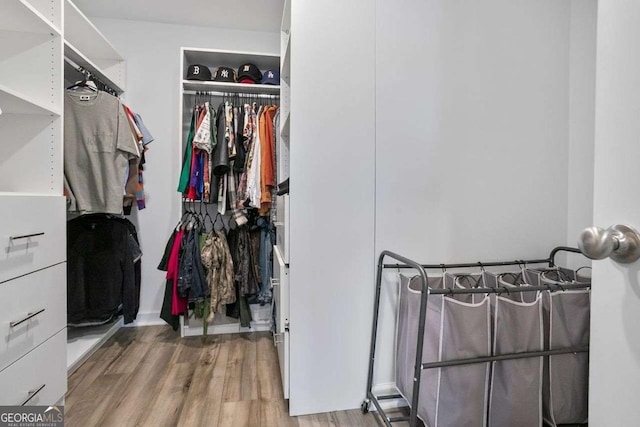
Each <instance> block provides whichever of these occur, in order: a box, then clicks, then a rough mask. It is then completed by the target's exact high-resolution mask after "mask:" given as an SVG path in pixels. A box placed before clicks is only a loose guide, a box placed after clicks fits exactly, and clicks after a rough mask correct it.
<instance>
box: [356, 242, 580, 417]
mask: <svg viewBox="0 0 640 427" xmlns="http://www.w3.org/2000/svg"><path fill="white" fill-rule="evenodd" d="M559 252H570V253H578V254H580V253H582V252H581V251H580V250H579V249H577V248H572V247H567V246H558V247H556V248H554V249H553V250H552V251H551V252H550V254H549V256H548V257H547V258H541V259H529V260H508V261H492V262H471V263H455V264H420V263H418V262H416V261H414V260H411V259H409V258H407V257H404V256H402V255H399V254H397V253H394V252H391V251H387V250H384V251H382V252H381V253H380V255H379V257H378V266H377V274H376V283H375V286H376V291H375V299H374V310H373V325H372V330H371V347H370V352H369V356H370V357H369V370H368V376H367V392H366V398H365V400H364V401H363V402H362V405H361V410H362V412H363V413H367V412H369V408H370V405H371V403H373V405H374V406H375V408H376V410H377V412H378V414H379V416H380V417H381V419H382V421H383V423H384V425H386V426H387V427H392V423H395V422H401V421H408V422H409V426H410V427H416V426H417V425H418V424H417V423H418V402H419V395H420V383H421V376H422V371H423V370H426V369H435V368H444V367H451V366H463V365H471V364H478V363H487V362H496V361H505V360H516V359H526V358H533V357H541V356H552V355H560V354H576V353H588V352H589V348H588V347H575V348H560V349H553V350H542V351H527V352H518V353H506V354H499V355H493V356H485V357H474V358H464V359H453V360H443V361H436V362H427V363H423V361H422V357H423V355H422V352H423V345H424V333H425V328H426V320H427V319H426V311H427V302H428V299H429V295H463V294H498V295H500V294H503V293H504V294H509V293H525V292H540V291H559V290H560V291H568V290H578V289H588V288H590V287H591V284H590V283H572V284H563V285H558V284H545V285H539V286H526V287H514V288H506V287H500V286H498V287H495V288H488V287H478V288H453V289H432V288H430V287H429V281H428V276H427V273H426V270H428V269H440V270H442V271H443V272H445V271H446V269H456V268H474V267H475V268H481V269H482V270H484V267H497V266H520V267H523V266H526V265H529V264H548V266H549V267H555V266H556V262H555V257H556V255H557V254H558V253H559ZM385 258H392V259H394V260H396V261H398V263H397V264H385V263H384V260H385ZM386 268H393V269H398V270H399V269H406V268H409V269H415V270H417V272H418V276H419V277H420V283H421V291H420V293H421V296H420V309H419V310H420V311H419V323H418V336H417V337H416V341H417V347H416V354H415V364H414V367H415V369H414V375H413V386H412V387H413V393H412V399H411V402H409V403H410V414H409V416H401V417H393V418H392V417H389V416H388V415H387V414H386V413H385V411H384V409H383V408H382V406H381V404H380V401H383V400H393V399H401V398H403V396H402V395H400V394H390V395H380V396H376V395H375V394H374V393H373V375H374V362H375V355H376V340H377V335H378V320H379V311H380V296H381V287H382V272H383V270H384V269H386Z"/></svg>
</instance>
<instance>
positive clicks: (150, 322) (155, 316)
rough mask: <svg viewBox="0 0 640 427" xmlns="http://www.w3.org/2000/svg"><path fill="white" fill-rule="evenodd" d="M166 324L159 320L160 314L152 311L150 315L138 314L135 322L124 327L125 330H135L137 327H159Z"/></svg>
mask: <svg viewBox="0 0 640 427" xmlns="http://www.w3.org/2000/svg"><path fill="white" fill-rule="evenodd" d="M166 324H167V323H166V322H165V321H164V320H162V319H161V318H160V312H157V311H152V312H150V313H138V315H137V316H136V320H134V321H133V322H132V323H129V324H127V325H124V326H125V327H126V328H130V327H133V328H135V327H137V326H159V325H166Z"/></svg>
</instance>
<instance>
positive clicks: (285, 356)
mask: <svg viewBox="0 0 640 427" xmlns="http://www.w3.org/2000/svg"><path fill="white" fill-rule="evenodd" d="M280 35H281V37H280V40H281V44H280V58H281V60H280V129H279V130H278V131H279V132H280V138H279V140H278V147H277V150H278V168H277V180H278V183H282V182H283V181H285V180H287V179H289V123H290V120H291V102H290V99H291V98H290V90H289V86H290V82H291V72H290V71H291V2H290V0H285V3H284V12H283V15H282V27H281V32H280ZM274 223H275V226H276V244H275V246H274V247H273V285H274V286H273V301H274V305H275V312H276V319H275V321H276V325H275V330H274V334H273V338H274V341H275V344H276V349H277V351H278V362H279V364H280V375H281V378H282V389H283V392H284V398H285V399H289V389H290V387H289V381H290V369H289V357H290V353H289V340H290V335H289V325H290V318H289V313H290V310H289V295H290V291H289V289H290V288H289V251H290V247H289V240H290V238H289V228H290V213H289V194H285V195H282V196H277V198H276V221H275V222H274Z"/></svg>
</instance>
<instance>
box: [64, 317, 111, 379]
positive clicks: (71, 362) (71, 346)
mask: <svg viewBox="0 0 640 427" xmlns="http://www.w3.org/2000/svg"><path fill="white" fill-rule="evenodd" d="M122 323H123V321H122V317H120V318H119V319H118V320H117V321H116V322H113V323H109V324H106V325H100V326H90V327H86V328H67V372H68V373H69V374H71V373H72V372H73V371H75V370H76V369H78V368H79V367H80V366H81V365H82V364H83V363H84V362H85V361H86V360H87V359H88V358H89V357H91V355H92V354H93V353H95V352H96V351H97V350H98V349H99V348H100V347H101V346H102V344H104V343H105V342H107V340H108V339H109V338H111V337H112V336H113V335H114V334H115V333H116V332H118V330H120V328H121V327H122Z"/></svg>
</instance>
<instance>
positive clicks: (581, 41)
mask: <svg viewBox="0 0 640 427" xmlns="http://www.w3.org/2000/svg"><path fill="white" fill-rule="evenodd" d="M597 9H598V1H597V0H571V30H570V37H571V41H570V50H569V64H570V65H569V66H570V69H569V102H570V104H569V169H568V170H569V187H568V194H567V208H568V209H567V220H568V224H567V245H569V246H573V247H575V246H576V244H577V243H576V242H577V239H578V235H579V234H580V232H581V231H582V230H583V229H584V228H586V227H590V226H591V225H593V150H594V132H595V102H596V95H595V91H596V27H597V22H596V21H597V11H598V10H597ZM567 261H568V263H569V265H571V266H573V267H578V266H582V265H586V264H589V265H590V264H591V263H590V262H589V261H585V258H584V257H582V256H571V257H569V258H568V260H567Z"/></svg>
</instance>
